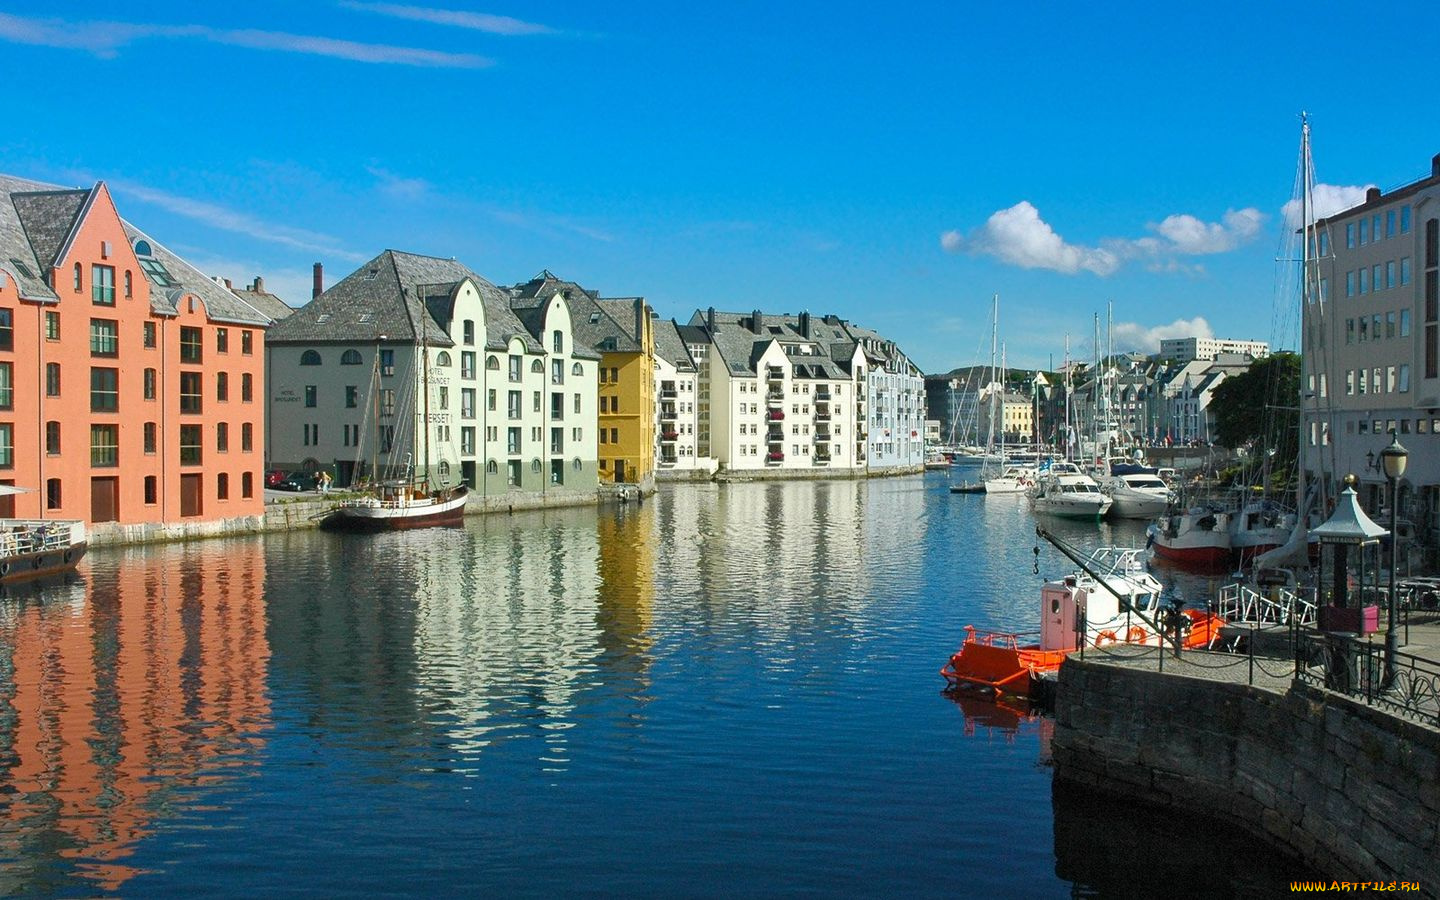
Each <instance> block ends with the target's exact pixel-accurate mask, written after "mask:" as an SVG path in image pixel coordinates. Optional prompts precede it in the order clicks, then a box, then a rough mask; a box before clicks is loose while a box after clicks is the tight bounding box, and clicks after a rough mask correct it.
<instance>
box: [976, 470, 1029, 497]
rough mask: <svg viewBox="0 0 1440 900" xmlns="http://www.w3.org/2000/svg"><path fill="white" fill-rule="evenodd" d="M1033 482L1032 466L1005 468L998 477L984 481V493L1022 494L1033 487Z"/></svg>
mask: <svg viewBox="0 0 1440 900" xmlns="http://www.w3.org/2000/svg"><path fill="white" fill-rule="evenodd" d="M1035 480H1036V472H1035V469H1034V467H1032V466H1006V467H1005V469H1004V471H1002V472H1001V473H1000V474H999V475H994V476H991V477H990V478H986V479H985V493H987V494H1023V493H1025V492H1026V491H1027V490H1029V489H1030V488H1031V487H1032V486H1034V484H1035Z"/></svg>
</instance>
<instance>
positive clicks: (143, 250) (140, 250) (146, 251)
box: [135, 241, 155, 256]
mask: <svg viewBox="0 0 1440 900" xmlns="http://www.w3.org/2000/svg"><path fill="white" fill-rule="evenodd" d="M135 255H136V256H154V255H155V251H153V250H151V249H150V242H149V241H136V242H135Z"/></svg>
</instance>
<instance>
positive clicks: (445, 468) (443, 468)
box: [436, 459, 450, 476]
mask: <svg viewBox="0 0 1440 900" xmlns="http://www.w3.org/2000/svg"><path fill="white" fill-rule="evenodd" d="M436 468H437V469H438V470H439V472H440V474H441V476H448V475H449V474H450V464H449V463H448V462H446V461H445V460H443V459H442V460H440V465H439V466H437V467H436Z"/></svg>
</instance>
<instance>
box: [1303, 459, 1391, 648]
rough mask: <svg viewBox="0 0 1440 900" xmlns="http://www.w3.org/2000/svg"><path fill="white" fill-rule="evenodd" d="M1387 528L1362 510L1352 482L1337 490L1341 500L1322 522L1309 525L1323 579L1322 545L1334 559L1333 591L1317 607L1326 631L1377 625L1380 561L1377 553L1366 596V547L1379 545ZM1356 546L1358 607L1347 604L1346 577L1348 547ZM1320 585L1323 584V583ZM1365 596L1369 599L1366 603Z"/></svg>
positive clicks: (1367, 630) (1359, 630)
mask: <svg viewBox="0 0 1440 900" xmlns="http://www.w3.org/2000/svg"><path fill="white" fill-rule="evenodd" d="M1389 533H1390V532H1389V530H1388V529H1385V528H1382V527H1381V526H1379V525H1377V524H1375V522H1374V521H1373V520H1372V519H1371V518H1370V517H1369V516H1367V515H1366V514H1365V510H1363V509H1361V508H1360V502H1359V498H1358V497H1356V495H1355V488H1354V486H1353V485H1348V484H1347V486H1346V488H1345V490H1344V491H1343V492H1342V493H1341V494H1340V500H1339V502H1337V503H1336V504H1335V511H1334V512H1333V513H1331V514H1330V518H1328V519H1326V520H1325V522H1324V523H1322V524H1320V525H1317V526H1316V527H1314V528H1312V529H1310V537H1311V538H1312V539H1314V540H1317V541H1319V542H1320V565H1321V570H1320V571H1321V580H1322V582H1323V581H1324V572H1325V568H1324V566H1325V547H1326V546H1327V545H1328V546H1329V547H1331V548H1332V549H1331V557H1332V559H1333V560H1334V564H1333V568H1332V569H1331V572H1332V578H1331V582H1330V583H1331V586H1332V591H1333V596H1332V601H1331V602H1330V603H1328V604H1324V605H1322V606H1321V608H1320V627H1321V629H1322V630H1325V631H1347V632H1354V633H1357V634H1369V633H1371V632H1373V631H1375V630H1376V628H1378V627H1379V610H1378V607H1377V606H1375V605H1374V603H1373V598H1374V597H1375V596H1378V594H1379V585H1380V563H1379V557H1378V556H1377V557H1376V561H1375V565H1374V566H1373V568H1372V571H1373V575H1374V582H1373V583H1372V584H1371V585H1370V593H1371V597H1369V598H1367V597H1366V584H1365V548H1366V547H1372V546H1373V547H1377V548H1378V547H1379V545H1380V539H1381V538H1382V537H1385V536H1386V535H1388V534H1389ZM1351 547H1355V548H1358V549H1359V551H1360V558H1359V560H1357V567H1358V569H1359V576H1360V577H1359V584H1358V592H1357V593H1358V599H1359V600H1360V602H1361V605H1360V606H1359V608H1350V602H1349V601H1350V578H1349V569H1350V566H1349V557H1350V548H1351ZM1322 587H1323V584H1322ZM1367 599H1371V600H1372V602H1370V603H1366V602H1365V601H1366V600H1367Z"/></svg>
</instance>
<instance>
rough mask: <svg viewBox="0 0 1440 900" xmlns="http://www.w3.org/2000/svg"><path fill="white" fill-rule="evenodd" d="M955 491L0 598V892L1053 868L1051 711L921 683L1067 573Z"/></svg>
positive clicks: (672, 884)
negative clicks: (964, 640)
mask: <svg viewBox="0 0 1440 900" xmlns="http://www.w3.org/2000/svg"><path fill="white" fill-rule="evenodd" d="M946 487H947V483H946V480H945V479H944V478H943V477H939V476H938V475H928V476H926V477H923V478H921V477H914V478H902V479H881V480H871V481H836V482H818V483H801V484H781V483H751V484H734V485H726V486H717V485H686V486H675V487H663V488H662V489H661V490H660V492H659V493H658V494H657V495H656V496H655V497H653V498H651V499H649V500H647V501H646V502H645V503H643V504H639V505H635V504H630V505H626V506H620V507H613V506H612V507H603V508H600V509H598V510H597V509H588V510H585V509H582V510H571V511H551V512H544V513H523V514H515V515H513V516H493V517H487V518H477V519H472V520H469V521H467V523H466V525H465V526H464V527H463V528H455V529H438V530H427V531H416V532H404V533H395V534H384V535H376V536H369V537H364V536H348V535H331V534H325V533H319V532H313V533H311V532H307V533H292V534H283V535H273V536H270V537H268V538H263V539H262V538H245V539H225V540H216V541H207V542H203V543H197V544H193V545H185V546H167V547H145V548H136V549H132V550H125V551H103V550H97V551H95V552H94V553H93V554H92V555H91V557H90V558H89V559H88V560H87V561H86V563H85V564H84V565H83V566H82V571H81V576H82V579H81V580H80V581H77V582H75V583H73V584H70V585H62V586H59V587H57V588H53V589H49V592H48V593H43V592H42V593H40V594H37V595H34V596H32V597H30V598H28V599H20V600H17V599H14V598H12V599H10V600H7V601H4V602H3V603H0V675H6V676H8V677H6V678H4V679H0V681H3V684H4V689H3V690H0V789H4V790H6V791H7V793H8V796H9V798H10V800H9V801H8V805H7V807H6V813H5V816H4V819H3V822H0V829H3V830H0V865H3V868H4V871H5V873H6V876H5V877H6V878H7V879H8V881H7V882H6V886H7V888H9V889H10V892H14V893H25V892H32V893H35V892H39V893H64V894H86V893H95V892H108V891H116V892H119V893H128V894H147V895H148V894H173V895H182V894H184V895H188V894H193V893H196V892H199V891H208V892H212V893H235V892H239V891H245V892H247V893H266V894H269V893H281V894H293V893H299V892H302V891H304V892H324V893H325V894H328V895H343V894H355V895H360V894H364V895H370V894H373V893H392V894H400V895H407V894H432V893H443V894H458V893H467V894H468V893H476V892H484V893H501V892H503V893H506V894H518V895H527V896H529V895H552V894H555V893H558V892H562V891H564V892H571V891H580V892H583V893H589V894H597V893H621V892H623V893H634V894H684V895H697V894H698V895H722V894H724V895H729V894H735V893H751V894H760V893H765V894H770V893H778V892H782V891H783V892H786V893H791V892H795V893H820V892H822V891H823V892H830V893H833V892H837V891H840V892H845V893H882V892H883V893H887V894H892V893H893V894H897V895H914V896H939V895H953V894H957V893H959V894H961V895H964V896H976V895H985V896H1046V895H1053V896H1060V895H1062V894H1066V893H1069V892H1070V890H1071V888H1072V885H1071V884H1070V883H1069V882H1067V881H1065V880H1063V879H1062V878H1059V877H1057V876H1056V874H1055V872H1056V868H1057V865H1058V864H1057V860H1056V858H1055V855H1054V854H1055V852H1056V850H1057V849H1059V848H1057V847H1056V845H1055V842H1054V840H1053V825H1054V812H1053V809H1054V807H1053V804H1052V802H1051V797H1050V776H1049V771H1048V769H1047V768H1046V766H1045V762H1044V760H1045V753H1046V752H1047V751H1046V737H1045V734H1046V728H1047V725H1046V722H1045V720H1043V719H1034V718H1031V717H1027V716H1024V715H1022V714H1012V713H1010V712H1008V711H1006V710H998V709H996V708H995V707H993V706H987V707H986V708H979V709H977V708H967V707H964V706H963V705H959V704H957V703H956V702H954V701H952V700H950V699H948V698H946V697H945V696H943V695H942V694H941V693H940V691H939V687H940V683H941V682H940V679H939V677H938V675H937V674H936V670H937V669H938V667H939V665H940V664H941V663H942V662H943V660H944V659H945V658H946V657H947V656H948V655H949V653H950V652H952V651H953V650H954V647H955V645H956V644H957V643H958V641H959V640H960V638H961V634H962V632H961V629H962V627H963V626H964V625H966V624H969V623H972V622H973V623H976V624H980V625H988V626H995V627H1006V628H1033V627H1034V626H1033V620H1034V608H1035V604H1036V594H1037V591H1038V589H1039V585H1040V583H1041V581H1042V579H1043V577H1045V576H1051V577H1053V576H1054V575H1056V574H1059V573H1060V572H1062V571H1064V570H1065V569H1067V568H1068V566H1067V565H1066V564H1064V563H1063V561H1061V560H1060V559H1059V557H1058V555H1057V554H1055V553H1054V552H1053V551H1051V550H1049V548H1042V553H1041V573H1040V574H1038V575H1037V574H1035V573H1034V572H1033V571H1032V566H1033V563H1034V555H1033V553H1032V547H1034V546H1035V538H1034V523H1033V520H1032V519H1031V517H1030V514H1029V512H1028V510H1027V509H1026V508H1025V505H1024V501H1023V500H1022V499H1020V498H985V497H969V496H965V495H950V494H948V492H947V491H946ZM1056 528H1057V529H1066V533H1067V534H1069V535H1070V536H1072V537H1075V538H1076V539H1078V540H1080V541H1081V542H1082V543H1087V544H1090V545H1093V544H1096V543H1099V542H1101V541H1105V542H1115V541H1120V540H1127V541H1134V540H1143V533H1141V531H1140V530H1139V528H1138V526H1137V527H1134V528H1132V527H1131V526H1117V527H1114V528H1112V527H1110V526H1096V525H1089V526H1077V525H1056ZM1202 587H1203V586H1196V585H1193V584H1187V585H1186V586H1185V587H1184V588H1183V590H1185V591H1187V592H1194V591H1198V590H1200V589H1202ZM1067 810H1068V808H1067ZM1068 814H1069V813H1068V811H1067V815H1068ZM1077 815H1078V816H1079V817H1080V821H1082V822H1083V821H1084V820H1085V817H1086V816H1092V817H1093V816H1094V815H1095V814H1094V813H1093V811H1087V810H1086V809H1085V808H1084V807H1083V806H1082V807H1081V808H1080V811H1079V813H1077ZM1122 818H1123V815H1122ZM1074 820H1075V819H1074V817H1073V816H1072V817H1070V818H1067V828H1068V823H1069V822H1072V821H1074ZM1095 821H1102V819H1099V818H1097V819H1095ZM1082 830H1083V829H1082ZM1067 833H1069V831H1067ZM1067 852H1068V851H1067ZM996 860H1004V864H1003V865H996V862H995V861H996ZM1062 862H1063V860H1062Z"/></svg>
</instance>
